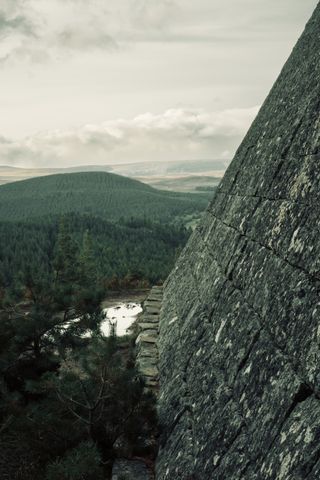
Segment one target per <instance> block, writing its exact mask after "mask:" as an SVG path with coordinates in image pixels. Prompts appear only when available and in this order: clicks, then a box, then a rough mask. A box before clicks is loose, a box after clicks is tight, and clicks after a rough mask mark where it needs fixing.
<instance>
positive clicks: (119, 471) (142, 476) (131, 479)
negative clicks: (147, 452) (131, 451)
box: [112, 459, 153, 480]
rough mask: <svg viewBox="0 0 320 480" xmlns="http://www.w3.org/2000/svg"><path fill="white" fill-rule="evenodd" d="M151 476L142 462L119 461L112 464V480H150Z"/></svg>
mask: <svg viewBox="0 0 320 480" xmlns="http://www.w3.org/2000/svg"><path fill="white" fill-rule="evenodd" d="M152 478H153V477H152V474H151V472H150V471H149V469H148V468H147V466H146V465H145V463H144V462H142V461H139V460H127V459H119V460H116V461H115V462H114V466H113V470H112V480H151V479H152Z"/></svg>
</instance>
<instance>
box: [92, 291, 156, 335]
mask: <svg viewBox="0 0 320 480" xmlns="http://www.w3.org/2000/svg"><path fill="white" fill-rule="evenodd" d="M147 295H148V291H138V292H129V293H126V294H121V295H120V294H119V295H116V296H114V297H111V298H108V299H106V300H105V301H104V302H102V308H103V311H104V313H105V314H106V319H105V320H104V321H103V322H102V324H101V331H102V333H103V334H104V335H106V336H108V335H109V334H110V322H111V323H113V324H115V325H116V334H117V336H118V337H122V336H123V335H127V334H128V333H130V332H129V330H130V327H131V325H132V324H133V323H134V322H135V320H136V319H137V316H138V315H139V313H141V312H142V303H143V302H144V300H145V299H146V297H147Z"/></svg>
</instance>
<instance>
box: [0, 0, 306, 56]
mask: <svg viewBox="0 0 320 480" xmlns="http://www.w3.org/2000/svg"><path fill="white" fill-rule="evenodd" d="M257 2H258V3H259V5H258V6H257ZM290 2H291V4H294V5H295V8H294V12H295V17H294V18H292V17H291V12H292V11H293V9H292V8H291V11H290V15H288V14H287V13H288V12H287V11H286V10H287V8H288V1H287V0H286V1H285V2H280V3H279V1H278V0H268V1H265V0H233V1H231V2H224V3H223V2H221V1H220V0H198V1H197V2H194V0H121V2H119V0H108V1H106V0H90V1H88V0H50V1H49V0H42V1H40V0H1V4H0V35H2V36H3V35H5V36H6V42H5V44H4V45H2V46H1V48H0V58H2V63H6V64H8V63H10V62H14V61H17V60H18V61H19V62H20V61H21V60H24V61H31V62H33V61H35V62H39V61H41V59H42V60H44V59H49V58H51V59H61V58H65V57H69V56H70V55H78V54H81V52H87V51H94V50H98V51H99V50H100V51H108V50H114V49H115V48H116V47H117V48H121V47H127V46H128V44H130V45H131V44H135V43H147V42H161V43H165V42H180V43H181V42H212V43H217V42H219V43H221V42H230V41H231V40H233V41H234V40H235V39H237V40H238V41H241V40H242V41H248V39H250V41H251V42H252V41H259V40H264V41H266V39H268V41H270V38H271V37H270V34H271V33H272V29H273V28H274V26H275V25H277V24H279V23H282V26H285V25H286V23H287V26H288V25H289V26H290V25H291V26H292V24H294V25H295V24H296V23H299V14H302V13H303V12H304V11H305V9H306V6H305V5H302V4H305V3H310V11H311V9H312V7H313V5H314V3H315V0H304V2H301V0H290ZM281 31H282V32H283V35H286V34H287V33H288V28H281Z"/></svg>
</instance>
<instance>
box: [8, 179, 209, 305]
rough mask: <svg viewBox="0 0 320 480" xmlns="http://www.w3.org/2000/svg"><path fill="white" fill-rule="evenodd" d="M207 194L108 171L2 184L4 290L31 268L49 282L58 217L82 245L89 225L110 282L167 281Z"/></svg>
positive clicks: (19, 283)
mask: <svg viewBox="0 0 320 480" xmlns="http://www.w3.org/2000/svg"><path fill="white" fill-rule="evenodd" d="M208 197H209V195H208V194H188V193H186V194H184V193H175V192H165V191H160V190H156V189H154V188H152V187H150V186H148V185H145V184H143V183H141V182H139V181H136V180H132V179H129V178H126V177H122V176H118V175H115V174H111V173H105V172H89V173H88V172H86V173H73V174H61V175H51V176H47V177H40V178H33V179H30V180H24V181H20V182H14V183H10V184H7V185H2V186H0V297H1V285H2V287H3V288H5V289H8V288H10V289H14V290H20V289H21V288H23V285H25V283H26V281H27V280H26V279H27V278H28V277H29V276H30V274H31V276H32V278H33V279H34V281H36V282H39V281H41V282H43V281H44V280H45V281H47V282H49V283H50V281H51V279H52V278H53V276H54V268H53V258H54V255H55V245H56V242H57V238H58V236H59V229H60V226H61V218H62V217H63V219H64V222H63V223H64V224H65V226H66V227H67V229H68V232H69V234H70V235H71V237H72V239H73V240H74V242H76V244H77V245H78V246H81V244H82V242H83V238H84V237H85V235H86V234H87V233H89V235H90V237H91V247H92V256H93V257H94V263H95V267H94V268H95V270H96V272H97V275H98V276H99V279H100V280H101V282H102V283H103V285H105V286H106V287H107V288H109V287H110V286H112V288H122V287H123V288H129V287H130V286H132V283H135V284H140V285H141V284H148V283H155V282H159V281H162V280H164V279H165V278H166V276H167V275H168V274H169V272H170V270H171V268H172V266H173V263H174V261H175V258H176V255H177V253H178V252H179V251H180V249H181V248H182V247H183V246H184V245H185V243H186V241H187V239H188V236H189V234H190V231H189V229H188V228H186V227H187V225H194V222H195V221H196V220H197V219H198V218H199V217H200V215H201V212H202V211H203V210H204V208H205V207H206V205H207V202H208Z"/></svg>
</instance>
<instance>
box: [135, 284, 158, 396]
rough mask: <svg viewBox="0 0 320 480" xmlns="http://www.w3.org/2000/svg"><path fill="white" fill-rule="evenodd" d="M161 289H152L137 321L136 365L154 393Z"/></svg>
mask: <svg viewBox="0 0 320 480" xmlns="http://www.w3.org/2000/svg"><path fill="white" fill-rule="evenodd" d="M162 293H163V289H162V288H161V287H153V288H152V290H151V292H150V294H149V296H148V297H147V299H146V301H145V302H144V304H143V312H142V315H141V316H140V317H139V319H138V331H140V333H139V335H138V337H137V340H136V351H137V355H136V365H137V367H138V369H139V371H140V373H141V375H142V377H143V378H144V381H145V385H146V387H147V388H148V389H152V390H153V391H154V392H155V393H156V392H157V391H158V381H159V371H158V360H159V353H158V347H157V342H158V334H159V314H160V310H161V299H162Z"/></svg>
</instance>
